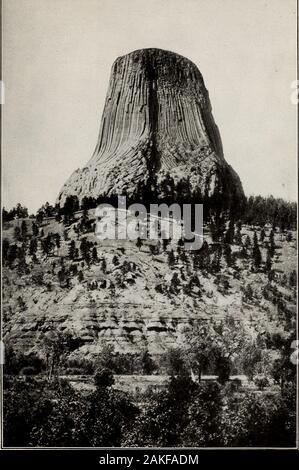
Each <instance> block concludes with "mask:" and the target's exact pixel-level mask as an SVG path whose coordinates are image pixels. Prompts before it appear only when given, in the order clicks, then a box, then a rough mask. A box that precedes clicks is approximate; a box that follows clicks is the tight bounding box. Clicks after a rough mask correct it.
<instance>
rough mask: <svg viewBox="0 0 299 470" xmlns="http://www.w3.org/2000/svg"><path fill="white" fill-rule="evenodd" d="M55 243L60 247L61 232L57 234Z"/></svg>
mask: <svg viewBox="0 0 299 470" xmlns="http://www.w3.org/2000/svg"><path fill="white" fill-rule="evenodd" d="M55 244H56V247H57V248H60V246H61V236H60V235H59V233H56V234H55Z"/></svg>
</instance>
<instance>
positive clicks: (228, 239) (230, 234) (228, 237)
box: [224, 220, 235, 245]
mask: <svg viewBox="0 0 299 470" xmlns="http://www.w3.org/2000/svg"><path fill="white" fill-rule="evenodd" d="M234 236H235V225H234V222H233V220H230V221H229V225H228V229H227V231H226V233H225V236H224V242H225V243H228V244H230V245H231V244H232V243H233V241H234Z"/></svg>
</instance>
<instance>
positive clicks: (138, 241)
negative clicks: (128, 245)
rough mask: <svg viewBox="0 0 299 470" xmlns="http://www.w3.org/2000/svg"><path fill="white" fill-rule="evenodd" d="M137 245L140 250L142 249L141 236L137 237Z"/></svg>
mask: <svg viewBox="0 0 299 470" xmlns="http://www.w3.org/2000/svg"><path fill="white" fill-rule="evenodd" d="M136 246H137V248H138V250H140V248H141V247H142V240H141V238H140V237H138V238H137V241H136Z"/></svg>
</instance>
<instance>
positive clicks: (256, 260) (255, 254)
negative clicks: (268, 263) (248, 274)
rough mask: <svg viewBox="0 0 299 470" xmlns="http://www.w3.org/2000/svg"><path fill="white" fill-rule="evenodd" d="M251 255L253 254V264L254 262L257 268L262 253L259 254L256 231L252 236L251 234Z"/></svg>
mask: <svg viewBox="0 0 299 470" xmlns="http://www.w3.org/2000/svg"><path fill="white" fill-rule="evenodd" d="M252 256H253V264H254V266H255V268H259V267H260V265H261V262H262V255H261V251H260V248H259V244H258V239H257V234H256V232H254V236H253V250H252Z"/></svg>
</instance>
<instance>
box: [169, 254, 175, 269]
mask: <svg viewBox="0 0 299 470" xmlns="http://www.w3.org/2000/svg"><path fill="white" fill-rule="evenodd" d="M174 263H175V256H174V253H173V250H170V251H169V253H168V264H169V266H173V265H174Z"/></svg>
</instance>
